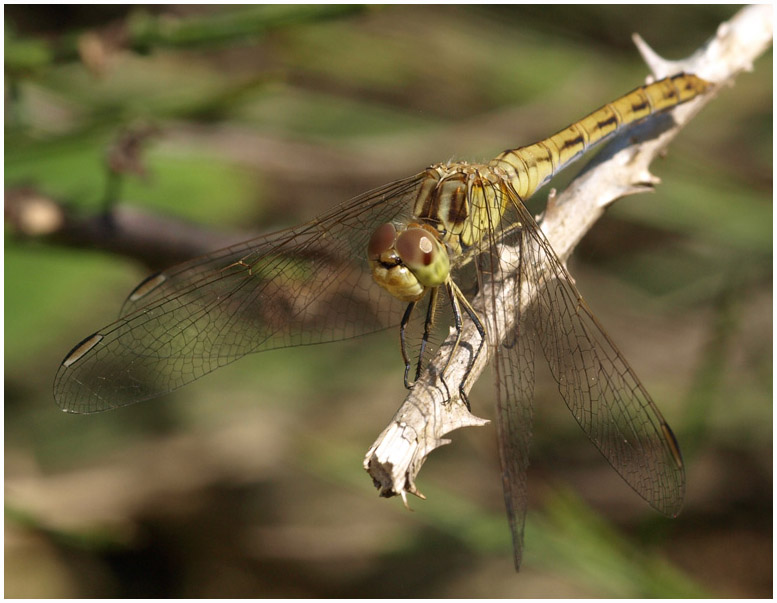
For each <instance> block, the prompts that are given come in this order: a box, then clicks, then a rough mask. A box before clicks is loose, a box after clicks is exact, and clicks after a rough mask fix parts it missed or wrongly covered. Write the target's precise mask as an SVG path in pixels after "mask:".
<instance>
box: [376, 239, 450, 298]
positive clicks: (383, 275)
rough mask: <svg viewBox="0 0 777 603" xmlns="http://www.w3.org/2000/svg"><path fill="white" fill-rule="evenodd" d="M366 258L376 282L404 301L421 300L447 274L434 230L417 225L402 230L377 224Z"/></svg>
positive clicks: (445, 257)
mask: <svg viewBox="0 0 777 603" xmlns="http://www.w3.org/2000/svg"><path fill="white" fill-rule="evenodd" d="M367 258H368V259H369V262H370V268H371V270H372V278H373V279H375V282H377V283H378V284H379V285H380V286H381V287H383V288H384V289H386V291H388V292H389V293H391V294H392V295H393V296H394V297H397V298H399V299H401V300H402V301H406V302H413V301H418V300H420V299H421V298H422V297H423V296H424V294H425V293H426V290H427V289H429V288H434V287H439V286H440V285H442V284H443V283H444V282H445V280H446V279H447V278H448V275H449V274H450V260H449V258H448V252H447V250H446V249H445V246H444V245H443V244H442V243H441V242H440V240H439V238H438V235H437V233H436V232H435V231H434V230H432V229H431V228H424V227H422V226H420V225H417V224H413V225H410V226H408V227H407V228H405V229H404V230H401V231H397V229H396V227H395V226H394V225H393V224H383V225H382V226H379V227H378V228H377V229H376V230H375V232H374V233H372V237H371V238H370V242H369V244H368V245H367Z"/></svg>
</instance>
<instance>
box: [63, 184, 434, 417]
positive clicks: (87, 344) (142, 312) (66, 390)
mask: <svg viewBox="0 0 777 603" xmlns="http://www.w3.org/2000/svg"><path fill="white" fill-rule="evenodd" d="M420 180H421V176H414V177H412V178H408V179H406V180H401V181H397V182H395V183H393V184H390V185H387V186H384V187H381V188H379V189H375V190H373V191H370V192H368V193H365V194H364V195H361V196H359V197H357V198H355V199H353V200H351V201H349V202H346V203H344V204H342V205H340V206H339V207H337V208H335V209H334V210H333V211H331V212H329V213H328V214H325V215H323V216H321V217H319V218H317V219H314V220H312V221H311V222H309V223H307V224H304V225H302V226H299V227H295V228H291V229H287V230H284V231H280V232H277V233H274V234H270V235H267V236H264V237H260V238H257V239H253V240H251V241H247V242H245V243H242V244H239V245H235V246H232V247H229V248H226V249H223V250H220V251H216V252H214V253H212V254H209V255H207V256H204V257H202V258H198V259H194V260H191V261H189V262H185V263H183V264H181V265H179V266H176V267H173V268H171V269H170V270H167V271H165V272H161V273H159V274H157V275H154V276H152V277H150V278H148V279H146V280H145V281H144V282H143V283H141V284H140V285H139V286H138V287H136V288H135V290H134V291H133V292H132V293H131V294H130V296H129V298H128V299H127V301H126V302H125V304H124V307H123V308H122V312H121V316H120V318H119V320H117V321H116V322H114V323H112V324H110V325H108V326H106V327H105V328H103V329H101V330H100V331H98V332H97V333H95V334H93V335H91V336H90V337H88V338H87V339H85V340H84V341H83V342H81V343H80V344H79V345H78V346H76V347H75V348H74V349H73V350H72V351H71V352H70V354H68V356H66V358H65V360H64V361H63V363H62V365H61V366H60V369H59V371H58V372H57V376H56V379H55V383H54V395H55V398H56V400H57V403H58V404H59V405H60V406H61V407H62V408H63V409H64V410H67V411H71V412H97V411H101V410H106V409H109V408H115V407H118V406H125V405H127V404H132V403H134V402H139V401H141V400H146V399H148V398H153V397H155V396H158V395H161V394H164V393H167V392H170V391H172V390H174V389H177V388H179V387H181V386H183V385H185V384H187V383H190V382H192V381H194V380H196V379H198V378H200V377H202V376H203V375H205V374H207V373H209V372H211V371H213V370H215V369H217V368H219V367H221V366H224V365H226V364H229V363H230V362H233V361H234V360H237V359H238V358H240V357H242V356H244V355H245V354H248V353H252V352H259V351H265V350H270V349H274V348H279V347H286V346H293V345H303V344H314V343H324V342H328V341H335V340H339V339H345V338H349V337H355V336H358V335H361V334H364V333H369V332H373V331H377V330H380V329H384V328H386V327H389V326H391V325H394V324H397V323H398V322H399V318H400V317H401V313H402V311H403V310H404V306H405V305H406V304H404V303H402V302H400V301H398V300H396V299H395V298H393V296H390V295H385V294H383V292H382V290H381V289H380V288H379V287H376V286H374V284H373V283H372V279H371V276H370V272H369V269H368V265H367V260H366V248H367V242H368V239H369V237H370V236H371V234H372V231H373V230H374V229H375V228H376V227H377V226H379V225H380V224H382V223H385V222H389V221H391V220H394V219H397V218H400V217H402V216H404V215H406V214H407V213H409V212H410V210H411V208H412V199H413V197H414V195H415V194H416V191H417V188H418V185H419V183H420Z"/></svg>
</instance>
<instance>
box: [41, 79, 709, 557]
mask: <svg viewBox="0 0 777 603" xmlns="http://www.w3.org/2000/svg"><path fill="white" fill-rule="evenodd" d="M709 86H710V85H709V84H708V83H707V82H705V81H704V80H702V79H700V78H698V77H696V76H694V75H689V74H679V75H675V76H673V77H670V78H666V79H663V80H660V81H658V82H655V83H653V84H650V85H647V86H642V87H639V88H636V89H635V90H633V91H632V92H630V93H628V94H626V95H624V96H622V97H620V98H618V99H617V100H615V101H613V102H611V103H608V104H606V105H604V106H603V107H602V108H600V109H598V110H597V111H594V112H593V113H591V114H590V115H588V116H587V117H584V118H583V119H581V120H580V121H578V122H576V123H573V124H572V125H570V126H569V127H567V128H565V129H563V130H561V131H560V132H558V133H557V134H555V135H553V136H551V137H549V138H547V139H545V140H542V141H540V142H537V143H534V144H531V145H528V146H524V147H520V148H517V149H513V150H508V151H505V152H503V153H501V154H500V155H498V156H497V157H496V158H495V159H493V160H491V161H490V162H488V163H486V164H469V163H463V162H459V163H446V164H437V165H434V166H432V167H430V168H428V169H426V170H425V171H423V172H421V173H419V174H416V175H414V176H411V177H409V178H406V179H404V180H399V181H396V182H393V183H391V184H388V185H386V186H382V187H380V188H377V189H374V190H372V191H369V192H367V193H365V194H363V195H361V196H359V197H356V198H355V199H352V200H351V201H348V202H346V203H344V204H342V205H340V206H338V207H336V208H335V209H333V210H332V211H330V212H329V213H326V214H324V215H322V216H320V217H318V218H315V219H313V220H312V221H310V222H308V223H307V224H304V225H302V226H298V227H295V228H290V229H287V230H282V231H280V232H276V233H274V234H270V235H267V236H263V237H259V238H256V239H253V240H250V241H247V242H245V243H242V244H239V245H235V246H232V247H228V248H226V249H222V250H220V251H216V252H213V253H211V254H209V255H207V256H204V257H201V258H198V259H194V260H191V261H189V262H186V263H183V264H181V265H178V266H175V267H173V268H170V269H168V270H165V271H163V272H160V273H158V274H155V275H153V276H151V277H149V278H147V279H146V280H145V281H143V282H142V283H141V284H140V285H138V286H137V287H136V288H135V289H134V290H133V291H132V293H131V294H130V295H129V297H128V298H127V300H126V302H125V303H124V306H123V307H122V309H121V313H120V317H119V319H118V320H117V321H116V322H114V323H112V324H110V325H108V326H106V327H104V328H103V329H100V330H99V331H97V332H96V333H94V334H92V335H90V336H89V337H87V338H86V339H84V340H83V341H82V342H80V343H79V344H78V345H76V346H75V347H74V348H73V349H72V350H71V351H70V352H69V353H68V354H67V356H66V357H65V359H64V360H63V361H62V364H61V365H60V368H59V370H58V372H57V375H56V378H55V381H54V396H55V398H56V401H57V403H58V404H59V406H60V407H61V408H62V409H63V410H65V411H68V412H74V413H93V412H99V411H103V410H108V409H112V408H116V407H120V406H125V405H127V404H132V403H134V402H139V401H141V400H146V399H149V398H153V397H156V396H159V395H162V394H165V393H168V392H171V391H173V390H175V389H177V388H179V387H181V386H183V385H186V384H187V383H190V382H192V381H195V380H196V379H199V378H200V377H202V376H203V375H205V374H207V373H209V372H211V371H213V370H215V369H217V368H219V367H221V366H224V365H226V364H229V363H230V362H233V361H235V360H237V359H238V358H240V357H242V356H244V355H245V354H249V353H253V352H260V351H266V350H270V349H275V348H279V347H285V346H295V345H303V344H313V343H323V342H329V341H335V340H340V339H345V338H349V337H355V336H358V335H362V334H365V333H369V332H374V331H378V330H381V329H385V328H387V327H390V326H392V325H394V326H396V325H398V324H399V325H400V332H401V335H402V337H401V343H402V345H401V349H402V356H403V358H404V361H405V383H406V385H408V386H411V385H412V384H411V381H412V379H411V378H410V375H411V372H412V369H413V368H415V369H416V370H415V374H416V376H417V375H418V373H419V372H420V370H421V368H422V367H423V364H424V358H425V357H426V354H428V349H427V348H428V347H429V346H427V343H428V342H429V341H430V333H431V331H432V328H433V326H434V325H435V322H436V321H435V319H438V322H439V317H438V309H439V308H441V307H443V306H444V307H445V308H446V309H447V312H448V314H449V315H450V316H452V319H453V324H454V327H455V329H456V330H457V331H458V332H459V333H460V332H461V326H462V323H463V321H465V320H470V321H472V322H473V323H474V324H475V325H476V326H477V328H478V332H479V333H480V334H481V339H482V342H483V343H482V344H481V346H480V348H478V349H477V350H475V352H474V353H475V354H477V353H480V351H481V350H482V347H483V345H490V346H493V350H492V351H493V358H494V363H495V364H496V367H497V370H496V371H495V374H496V376H497V379H496V389H497V404H498V413H497V416H498V421H497V424H498V433H499V447H500V456H501V461H502V469H503V473H504V475H505V480H504V483H505V501H506V503H507V509H508V516H509V520H510V525H511V529H512V533H513V539H514V544H515V550H516V565H518V564H519V563H520V556H521V549H522V540H523V524H524V517H525V513H526V500H525V498H526V496H525V488H524V486H523V485H524V483H525V474H526V468H527V465H528V442H529V435H530V431H531V424H530V422H529V421H527V420H519V419H521V418H522V417H527V416H530V413H528V412H527V409H528V408H529V407H530V406H531V396H532V394H531V392H532V387H531V386H532V384H531V383H528V384H527V383H519V381H520V380H521V379H522V378H521V377H520V375H524V376H525V375H527V374H528V375H531V374H532V373H531V372H530V371H531V367H533V352H532V350H531V346H530V345H529V344H528V343H527V342H528V341H536V342H537V343H538V344H539V347H540V349H541V350H542V352H543V354H544V356H545V358H546V360H547V361H548V363H549V365H550V368H551V372H552V373H553V376H554V377H555V379H556V381H557V382H558V386H559V391H560V393H561V395H562V397H563V398H564V400H565V402H566V404H567V406H568V407H569V409H570V411H571V412H572V414H573V415H574V417H575V419H576V420H577V421H578V423H579V424H580V426H581V427H582V428H583V430H584V431H585V432H586V433H587V434H588V436H589V438H590V439H591V441H592V442H593V444H594V445H595V446H596V447H597V448H598V449H599V450H600V451H601V453H602V454H603V455H604V456H605V458H606V459H607V460H608V462H609V463H610V464H611V465H612V467H613V468H614V469H615V470H616V471H617V472H618V473H619V474H620V475H621V477H622V478H623V479H624V480H625V481H626V482H627V483H628V484H629V485H630V486H631V487H632V488H633V489H634V490H635V491H636V492H637V493H638V494H639V495H640V496H642V497H643V498H644V499H645V500H646V501H647V502H648V503H649V504H650V505H652V506H653V507H654V508H656V509H657V510H659V511H661V512H662V513H665V514H667V515H671V516H674V515H676V514H677V513H678V512H679V510H680V508H681V506H682V502H683V498H684V492H685V473H684V468H683V462H682V457H681V454H680V449H679V446H678V444H677V441H676V439H675V437H674V435H673V434H672V431H671V429H670V428H669V425H668V424H667V422H666V421H665V420H664V418H663V417H662V415H661V413H660V411H659V410H658V408H657V407H656V405H655V404H654V402H653V400H652V399H651V398H650V396H649V394H648V393H647V391H646V390H645V389H644V387H643V386H642V384H641V383H640V381H639V379H638V378H637V376H636V375H635V374H634V372H633V371H632V369H631V368H630V366H629V365H628V363H627V362H626V360H625V359H624V358H623V356H622V355H621V354H620V352H619V351H618V350H617V348H616V347H615V345H614V344H613V343H612V342H611V340H610V339H609V337H607V335H606V334H605V333H604V332H603V331H602V329H601V327H600V326H599V323H598V322H597V321H596V319H595V318H594V317H593V315H592V314H591V313H590V311H589V310H588V307H587V305H586V304H585V303H584V302H583V300H582V298H581V296H580V294H579V293H578V291H577V289H576V288H575V285H574V284H573V282H572V280H571V277H570V276H569V274H568V273H567V271H566V269H565V268H564V267H563V266H562V264H561V262H560V260H559V259H558V258H557V257H556V254H555V253H554V252H553V250H552V249H551V247H550V244H549V243H548V241H547V239H546V238H545V236H544V235H543V234H542V231H541V230H540V229H539V227H538V226H537V224H536V222H535V221H534V219H533V218H532V216H531V215H530V214H529V212H528V211H527V209H526V207H525V206H524V204H523V201H524V200H525V199H528V198H529V197H530V196H531V195H532V194H533V193H534V192H535V191H536V190H537V189H538V188H540V187H541V186H542V185H543V184H545V183H546V182H547V181H548V180H549V179H550V178H551V177H552V176H553V175H554V174H556V173H558V172H559V171H560V170H561V169H562V168H564V167H565V166H567V165H568V164H569V163H571V162H572V161H574V160H575V159H576V158H578V157H579V156H580V155H582V154H583V153H584V152H585V151H586V150H587V149H589V148H590V147H592V146H593V145H594V144H596V143H598V142H600V141H602V140H604V139H605V138H607V137H608V136H610V135H612V134H613V133H615V132H616V131H618V130H619V129H622V128H623V127H624V126H626V125H628V124H631V123H634V122H637V121H640V120H643V119H645V118H646V117H648V116H650V115H652V114H654V113H656V112H660V111H665V110H667V109H670V108H672V107H674V106H676V105H678V104H680V103H684V102H686V101H689V100H691V99H693V98H695V97H696V96H698V95H700V94H703V93H704V92H705V91H707V90H708V88H709ZM503 243H509V244H512V245H516V244H517V246H518V249H520V250H522V252H521V253H519V254H518V255H517V257H516V258H515V259H514V263H515V265H514V266H512V267H511V269H510V270H509V272H510V273H511V274H514V275H516V276H515V278H517V279H518V280H519V281H520V282H521V283H522V284H523V286H527V287H529V288H531V289H532V290H533V291H534V292H535V295H534V299H535V303H534V307H532V308H531V310H530V311H527V312H526V313H525V315H521V316H517V317H515V320H514V321H510V324H514V325H515V327H513V328H514V332H511V333H499V332H487V328H486V325H498V324H502V323H500V322H499V321H484V320H483V319H482V316H481V315H485V314H487V313H489V312H499V310H500V308H498V307H497V304H496V303H493V304H491V305H489V303H488V293H487V288H486V289H484V283H486V282H488V279H489V278H493V277H494V275H495V274H497V273H498V272H499V267H498V266H496V263H495V262H496V261H497V260H496V259H495V258H496V255H497V254H496V249H497V247H498V246H499V245H501V244H503ZM478 290H480V291H483V292H484V293H485V298H486V301H485V302H484V303H483V304H481V305H480V306H479V307H475V305H473V303H472V302H471V299H472V296H473V294H474V293H475V292H477V291H478ZM519 290H520V289H519ZM481 297H483V296H481ZM413 325H415V328H411V332H414V333H415V334H416V335H415V336H408V335H407V333H408V331H407V328H408V327H412V326H413ZM495 329H498V327H497V326H492V327H491V330H495ZM524 335H525V337H524ZM408 340H410V342H408ZM506 342H510V343H509V344H508V343H506ZM408 348H411V349H410V351H408ZM411 357H412V359H411ZM527 371H529V372H527ZM523 380H524V381H525V380H526V379H525V378H524V379H523ZM529 380H530V381H531V380H533V378H532V379H529ZM457 390H458V391H457ZM451 391H452V392H453V393H454V395H456V394H458V396H459V397H460V398H461V399H462V400H463V401H464V402H465V403H467V404H468V401H467V400H466V397H465V395H464V391H463V383H457V384H455V388H452V389H451Z"/></svg>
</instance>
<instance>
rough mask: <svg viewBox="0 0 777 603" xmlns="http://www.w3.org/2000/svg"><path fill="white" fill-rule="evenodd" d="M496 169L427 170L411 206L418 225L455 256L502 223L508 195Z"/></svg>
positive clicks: (466, 166) (463, 166)
mask: <svg viewBox="0 0 777 603" xmlns="http://www.w3.org/2000/svg"><path fill="white" fill-rule="evenodd" d="M509 186H510V185H509V183H508V181H507V179H506V174H505V173H504V171H503V170H501V169H500V168H498V167H492V166H487V165H478V164H470V163H464V162H461V163H448V164H437V165H435V166H432V167H430V168H429V169H428V170H426V178H425V179H424V181H423V183H422V184H421V186H420V188H419V190H418V195H417V196H416V200H415V204H414V206H413V216H414V217H415V219H416V220H418V221H419V222H421V223H423V224H426V225H428V226H430V227H431V226H433V227H434V228H435V229H436V230H437V232H438V233H439V235H440V240H441V241H442V242H443V243H445V244H446V245H447V246H448V248H449V249H450V251H451V253H452V254H453V255H454V256H457V255H458V254H460V253H462V251H464V250H466V249H469V248H471V247H472V246H474V245H477V244H478V243H479V242H480V241H481V239H483V237H484V235H485V234H486V232H488V229H489V228H493V227H495V226H496V225H497V224H498V223H499V221H500V220H501V217H502V214H503V213H504V211H505V208H506V205H507V203H508V202H509V201H508V199H510V198H511V195H510V194H509V193H508V191H507V188H508V187H509Z"/></svg>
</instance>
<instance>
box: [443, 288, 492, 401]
mask: <svg viewBox="0 0 777 603" xmlns="http://www.w3.org/2000/svg"><path fill="white" fill-rule="evenodd" d="M446 288H447V290H448V296H449V297H450V300H451V308H452V310H453V322H454V327H455V328H456V341H455V342H454V344H453V349H452V350H451V355H450V356H449V357H448V362H447V363H446V364H445V368H444V369H443V371H442V374H443V375H445V371H447V370H448V366H449V365H450V363H451V360H452V359H453V355H454V354H455V353H456V349H457V348H458V347H459V342H460V341H461V327H462V320H461V308H462V306H463V307H464V311H465V312H466V313H467V316H469V317H470V319H471V320H472V322H473V323H474V324H475V328H476V329H477V331H478V334H479V335H480V344H479V345H478V349H477V350H476V351H475V353H474V354H473V355H472V358H471V360H470V361H469V363H468V365H467V369H466V371H465V372H464V377H462V379H461V381H460V382H459V397H460V398H461V400H462V402H464V404H465V405H466V406H467V410H472V408H471V407H470V404H469V399H468V398H467V394H466V392H465V391H464V385H465V384H466V382H467V378H468V377H469V374H470V371H472V366H473V365H474V364H475V359H476V358H477V357H478V356H479V355H480V352H481V351H482V350H483V343H484V342H485V340H486V330H485V328H484V327H483V323H482V322H481V321H480V318H479V317H478V315H477V312H475V309H474V308H473V307H472V306H471V305H470V303H469V302H468V301H467V298H466V297H464V294H463V293H462V292H461V291H460V290H459V288H458V287H457V286H456V285H455V283H453V281H451V280H450V279H449V280H448V282H447V283H446Z"/></svg>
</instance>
